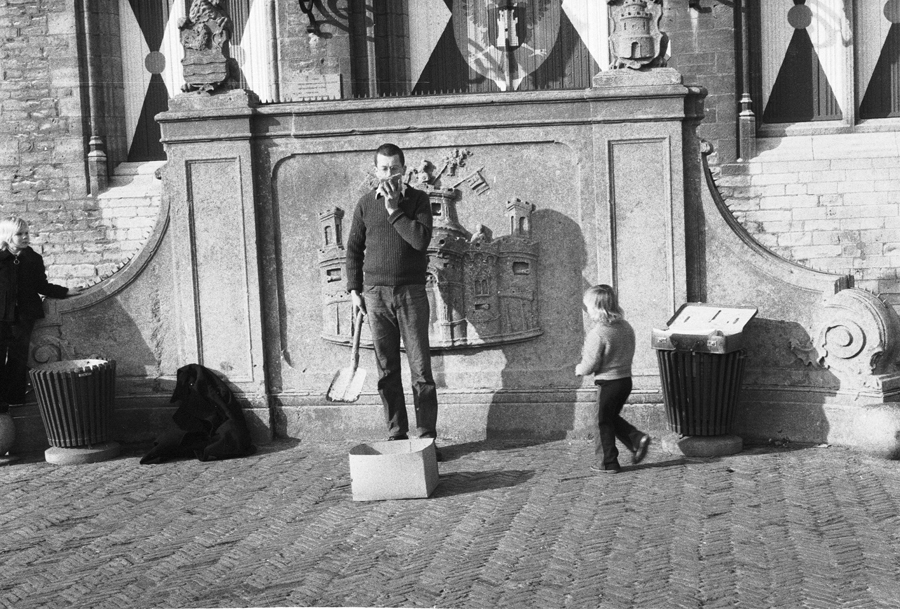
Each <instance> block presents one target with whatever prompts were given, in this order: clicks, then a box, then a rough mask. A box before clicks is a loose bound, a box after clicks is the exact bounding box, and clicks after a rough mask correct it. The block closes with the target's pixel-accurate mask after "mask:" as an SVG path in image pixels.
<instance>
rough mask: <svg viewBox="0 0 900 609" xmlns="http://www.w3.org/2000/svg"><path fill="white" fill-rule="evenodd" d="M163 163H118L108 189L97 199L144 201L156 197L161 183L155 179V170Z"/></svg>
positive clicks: (160, 188)
mask: <svg viewBox="0 0 900 609" xmlns="http://www.w3.org/2000/svg"><path fill="white" fill-rule="evenodd" d="M164 164H165V163H164V161H148V162H145V163H120V164H119V165H118V166H117V167H116V173H115V175H113V176H112V177H111V178H110V180H109V188H107V189H106V190H105V191H104V192H102V193H100V195H99V196H98V198H99V199H107V200H108V199H146V198H150V197H158V196H159V194H160V191H161V190H162V181H161V180H158V179H157V178H156V170H157V169H159V168H160V167H162V166H163V165H164Z"/></svg>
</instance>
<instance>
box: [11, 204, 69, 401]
mask: <svg viewBox="0 0 900 609" xmlns="http://www.w3.org/2000/svg"><path fill="white" fill-rule="evenodd" d="M30 244H31V240H30V237H29V234H28V224H27V223H26V222H25V221H24V220H22V219H21V218H15V217H11V218H6V219H4V220H0V409H6V407H7V406H20V405H22V404H23V403H24V402H25V389H26V387H27V385H28V347H29V345H30V343H31V332H32V330H34V323H35V321H36V320H38V319H41V318H43V317H44V306H43V302H42V301H41V297H40V295H41V294H43V295H44V296H49V297H51V298H65V297H66V296H67V295H68V294H69V289H68V288H66V287H63V286H60V285H55V284H52V283H49V282H48V281H47V273H46V271H45V270H44V259H43V258H42V257H41V255H40V254H38V253H37V252H35V251H34V250H33V249H31V247H30Z"/></svg>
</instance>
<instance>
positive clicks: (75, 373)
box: [29, 359, 118, 463]
mask: <svg viewBox="0 0 900 609" xmlns="http://www.w3.org/2000/svg"><path fill="white" fill-rule="evenodd" d="M29 374H30V376H31V385H32V387H34V392H35V395H36V397H37V402H38V408H39V410H40V413H41V419H42V420H43V422H44V429H45V430H46V431H47V439H48V440H49V442H50V446H51V447H52V448H51V450H50V451H47V460H48V461H51V462H60V463H68V461H66V460H65V459H61V460H60V459H57V460H56V461H54V460H53V459H51V451H52V450H53V448H57V449H83V450H81V451H80V452H79V451H76V452H75V453H72V452H70V453H69V454H70V455H73V454H74V455H77V457H76V461H74V462H90V461H97V460H100V458H108V457H109V456H114V455H112V454H110V453H116V454H117V453H118V445H117V444H114V443H112V444H114V448H115V450H112V447H111V446H107V445H108V444H110V443H109V437H108V436H109V427H110V419H111V418H112V412H113V407H114V404H115V397H116V362H115V361H107V360H101V359H80V360H69V361H62V362H53V363H50V364H43V365H40V366H37V367H36V368H32V369H31V371H30V372H29ZM94 448H96V449H97V450H99V453H96V451H92V449H94ZM88 451H91V452H90V453H88ZM60 453H63V454H66V451H65V450H62V451H55V452H53V453H52V454H54V455H58V454H60ZM95 453H96V454H95ZM98 455H102V457H100V458H98Z"/></svg>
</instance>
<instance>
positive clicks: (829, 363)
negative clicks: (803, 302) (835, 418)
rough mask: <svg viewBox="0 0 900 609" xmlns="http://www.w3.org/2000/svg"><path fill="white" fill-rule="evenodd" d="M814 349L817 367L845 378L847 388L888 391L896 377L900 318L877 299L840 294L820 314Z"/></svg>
mask: <svg viewBox="0 0 900 609" xmlns="http://www.w3.org/2000/svg"><path fill="white" fill-rule="evenodd" d="M813 337H814V338H813V340H814V347H815V351H816V353H817V357H818V363H819V364H820V365H822V366H824V367H826V368H828V369H829V370H831V371H832V372H833V373H834V374H835V376H837V377H838V378H839V379H840V380H841V387H842V389H859V390H862V389H881V388H886V387H885V386H886V385H887V383H886V381H887V379H888V377H890V378H891V379H892V382H891V383H890V384H891V385H893V384H895V383H894V382H893V380H895V377H896V376H897V372H898V370H897V357H898V355H900V318H898V317H897V313H896V312H895V311H894V309H893V308H892V307H890V306H888V305H886V304H885V303H884V302H882V301H881V299H879V298H878V297H877V296H876V295H874V294H872V293H870V292H867V291H865V290H861V289H858V288H850V289H847V290H841V291H840V292H838V293H837V294H835V295H834V296H833V297H831V298H829V299H828V300H827V301H825V302H824V303H823V305H822V306H821V307H820V309H819V310H818V311H817V312H816V316H815V326H814V334H813Z"/></svg>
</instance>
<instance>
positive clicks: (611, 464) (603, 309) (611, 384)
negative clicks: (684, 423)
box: [575, 284, 650, 474]
mask: <svg viewBox="0 0 900 609" xmlns="http://www.w3.org/2000/svg"><path fill="white" fill-rule="evenodd" d="M584 306H585V308H586V309H587V312H588V315H589V316H590V318H591V319H592V320H594V322H595V323H594V327H593V328H591V329H590V331H589V332H588V333H587V336H586V337H585V339H584V348H583V349H582V353H581V362H580V363H579V364H578V365H577V366H575V374H576V375H577V376H586V375H588V374H593V375H594V384H595V385H597V422H598V425H599V432H598V433H597V435H596V437H595V439H594V454H595V455H596V459H597V462H596V463H595V464H594V465H592V466H591V469H592V470H595V471H599V472H603V473H608V474H617V473H619V471H620V470H621V469H622V468H621V466H620V465H619V451H618V449H616V438H618V439H619V441H620V442H621V443H622V444H624V445H625V447H626V448H627V449H628V450H629V451H631V454H632V462H633V463H640V462H641V461H642V460H643V458H644V457H645V456H646V455H647V448H648V447H649V446H650V436H648V435H647V434H645V433H644V432H642V431H638V429H637V428H635V427H634V426H633V425H632V424H631V423H629V422H628V421H626V420H625V419H623V418H622V417H621V416H620V415H621V412H622V407H623V406H625V401H626V400H627V399H628V396H629V395H630V394H631V360H632V359H633V358H634V329H633V328H632V327H631V324H629V323H628V322H627V321H625V317H624V312H623V311H622V309H621V307H619V301H618V298H617V297H616V292H615V290H613V289H612V287H610V286H608V285H605V284H601V285H595V286H594V287H592V288H589V289H588V290H587V291H586V292H585V293H584Z"/></svg>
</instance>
